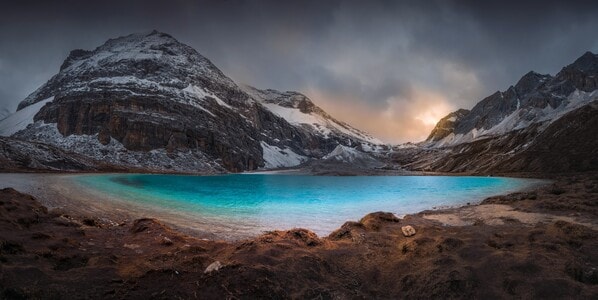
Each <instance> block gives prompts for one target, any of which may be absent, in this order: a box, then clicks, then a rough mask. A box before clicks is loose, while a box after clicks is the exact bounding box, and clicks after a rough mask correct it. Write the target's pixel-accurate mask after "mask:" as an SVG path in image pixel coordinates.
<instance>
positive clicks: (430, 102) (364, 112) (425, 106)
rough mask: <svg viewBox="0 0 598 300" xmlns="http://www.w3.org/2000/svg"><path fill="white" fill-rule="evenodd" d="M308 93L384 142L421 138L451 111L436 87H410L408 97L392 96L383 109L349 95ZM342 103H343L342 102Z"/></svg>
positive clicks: (335, 113) (452, 108)
mask: <svg viewBox="0 0 598 300" xmlns="http://www.w3.org/2000/svg"><path fill="white" fill-rule="evenodd" d="M307 95H308V96H309V97H310V98H311V99H312V100H313V101H314V103H315V104H316V105H318V106H320V107H322V108H323V109H324V110H325V111H327V112H329V113H330V114H331V115H332V116H333V117H335V118H337V119H339V120H343V121H345V122H347V123H349V124H351V125H353V126H356V127H357V128H360V129H363V130H365V131H367V132H369V133H370V134H372V135H374V136H376V137H377V138H379V139H381V140H382V141H384V142H387V143H403V142H417V141H422V140H424V139H425V138H426V137H427V136H428V134H429V133H430V131H431V130H432V129H433V128H434V126H435V125H436V122H437V121H438V120H439V119H440V118H442V117H444V116H445V115H447V114H448V113H450V112H451V111H453V110H454V109H455V108H454V107H452V106H451V105H450V103H449V101H448V100H447V99H446V98H445V97H444V96H443V95H442V94H441V93H438V92H435V91H430V90H426V89H423V88H416V89H413V90H412V92H411V95H410V97H409V98H406V97H404V96H394V97H390V98H388V99H387V100H386V104H387V105H386V108H385V109H384V110H382V111H380V110H379V109H376V108H373V107H371V106H369V105H367V102H363V101H359V99H352V97H353V96H351V95H340V94H331V93H324V92H321V91H319V90H316V89H311V90H309V91H308V92H307ZM342 103H345V104H344V105H343V104H342Z"/></svg>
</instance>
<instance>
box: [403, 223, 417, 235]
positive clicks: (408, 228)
mask: <svg viewBox="0 0 598 300" xmlns="http://www.w3.org/2000/svg"><path fill="white" fill-rule="evenodd" d="M401 231H403V235H404V236H407V237H409V236H414V235H415V228H413V226H411V225H407V226H403V227H401Z"/></svg>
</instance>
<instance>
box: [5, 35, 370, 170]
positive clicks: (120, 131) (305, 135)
mask: <svg viewBox="0 0 598 300" xmlns="http://www.w3.org/2000/svg"><path fill="white" fill-rule="evenodd" d="M291 98H292V97H291ZM293 99H294V98H293ZM262 100H263V99H261V98H258V97H255V96H252V95H249V94H247V93H246V92H245V91H244V90H243V89H241V88H240V87H239V86H238V85H237V84H236V83H234V82H233V81H232V80H231V79H230V78H228V77H226V76H225V75H224V74H223V73H222V72H221V71H220V70H219V69H218V68H216V66H214V65H213V64H212V63H211V62H210V61H209V60H208V59H206V58H205V57H203V56H201V55H200V54H199V53H197V51H195V50H194V49H193V48H191V47H189V46H187V45H184V44H182V43H180V42H178V41H177V40H176V39H174V38H173V37H171V36H170V35H168V34H165V33H160V32H157V31H153V32H150V33H142V34H132V35H128V36H125V37H120V38H116V39H111V40H108V41H107V42H106V43H105V44H103V45H102V46H100V47H98V48H96V49H95V50H93V51H86V50H74V51H72V52H71V53H70V55H69V56H68V58H67V59H66V60H65V61H64V63H63V64H62V66H61V68H60V72H59V73H58V74H56V75H55V76H54V77H52V78H51V79H50V80H49V81H48V82H47V83H46V84H44V85H43V86H41V87H40V88H39V89H37V90H36V91H35V92H33V93H32V94H31V95H29V96H28V97H27V98H26V99H25V100H23V101H22V102H21V103H20V104H19V111H18V112H17V114H19V112H21V113H20V114H21V115H27V116H28V117H33V119H32V120H31V122H33V123H34V124H32V125H29V126H26V125H28V123H30V122H29V121H27V120H25V121H23V120H21V119H19V118H20V117H14V118H13V119H15V118H16V119H17V120H13V123H15V124H19V126H16V127H15V126H13V125H11V124H9V125H10V126H5V125H6V122H4V124H2V123H0V131H2V132H3V133H4V134H5V135H6V133H8V134H11V135H12V134H14V136H15V137H18V138H21V139H25V140H32V141H37V142H42V143H47V144H50V145H54V146H56V147H60V148H62V149H65V150H68V151H73V152H77V153H80V154H83V155H87V156H90V157H93V158H94V159H99V160H104V161H108V162H110V163H112V164H117V165H128V166H134V167H144V168H150V169H157V170H175V171H221V170H223V169H226V170H229V171H234V172H236V171H243V170H253V169H256V168H259V167H264V166H267V165H271V164H268V162H267V161H265V160H264V157H265V156H264V154H265V152H266V154H268V155H266V157H267V158H270V157H272V155H274V156H277V155H283V154H284V153H285V151H286V153H292V155H294V156H298V157H301V160H300V161H303V160H306V159H308V158H310V157H315V158H318V157H322V156H323V155H325V154H326V153H328V152H329V151H331V150H332V149H334V147H336V146H337V145H338V144H340V143H342V144H350V143H357V142H362V140H361V138H362V137H361V136H350V135H343V134H342V132H333V133H332V134H331V135H329V136H321V135H318V134H316V133H315V132H312V131H308V130H305V128H304V127H303V126H297V124H292V123H290V122H289V121H288V120H286V119H285V118H284V116H280V115H277V114H276V113H274V112H273V111H272V107H270V105H274V106H276V107H281V108H282V107H285V105H286V102H285V103H282V102H281V103H266V101H262ZM38 106H39V107H38ZM34 108H35V109H34ZM299 109H300V110H302V111H304V112H305V113H307V114H309V113H310V112H311V110H314V111H315V110H317V109H319V108H317V106H315V105H313V103H312V102H311V101H310V100H309V99H307V98H306V97H305V98H304V99H303V100H302V101H300V103H299ZM22 111H27V113H26V114H25V113H23V112H22ZM321 113H323V112H321ZM5 127H6V128H5ZM347 127H348V128H350V126H348V125H347ZM15 128H16V129H15ZM274 148H276V149H279V150H280V151H270V150H271V149H274Z"/></svg>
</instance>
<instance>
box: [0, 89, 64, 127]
mask: <svg viewBox="0 0 598 300" xmlns="http://www.w3.org/2000/svg"><path fill="white" fill-rule="evenodd" d="M53 100H54V97H50V98H48V99H45V100H42V101H40V102H37V103H35V104H33V105H29V106H27V107H25V108H24V109H21V110H19V111H17V112H15V113H14V114H12V115H10V116H8V117H6V118H4V119H2V121H0V136H11V135H13V134H14V133H16V132H18V131H21V130H23V129H25V128H27V126H28V125H29V124H33V117H35V115H36V114H37V113H38V112H39V110H40V109H41V108H42V107H43V106H44V105H46V103H49V102H52V101H53Z"/></svg>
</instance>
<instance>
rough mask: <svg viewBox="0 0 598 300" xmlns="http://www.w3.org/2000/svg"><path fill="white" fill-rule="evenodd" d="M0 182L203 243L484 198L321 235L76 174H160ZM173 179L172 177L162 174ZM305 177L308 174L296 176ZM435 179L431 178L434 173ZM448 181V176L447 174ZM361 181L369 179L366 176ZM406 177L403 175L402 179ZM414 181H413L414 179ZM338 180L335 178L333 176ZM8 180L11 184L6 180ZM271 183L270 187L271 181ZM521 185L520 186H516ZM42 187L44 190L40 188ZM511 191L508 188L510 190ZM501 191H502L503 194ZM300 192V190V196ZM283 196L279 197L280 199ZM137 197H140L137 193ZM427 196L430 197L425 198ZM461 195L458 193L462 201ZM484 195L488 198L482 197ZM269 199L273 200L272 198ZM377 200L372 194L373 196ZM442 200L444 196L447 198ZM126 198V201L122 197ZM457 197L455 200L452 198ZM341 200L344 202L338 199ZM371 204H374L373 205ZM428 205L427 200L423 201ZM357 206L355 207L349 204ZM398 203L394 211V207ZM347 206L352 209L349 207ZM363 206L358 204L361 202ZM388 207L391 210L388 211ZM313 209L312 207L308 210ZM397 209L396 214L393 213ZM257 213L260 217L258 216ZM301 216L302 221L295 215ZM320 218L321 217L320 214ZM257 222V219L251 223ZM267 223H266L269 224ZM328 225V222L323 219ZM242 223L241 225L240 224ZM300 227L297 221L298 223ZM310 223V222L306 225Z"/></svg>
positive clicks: (55, 203)
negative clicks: (132, 193) (153, 198)
mask: <svg viewBox="0 0 598 300" xmlns="http://www.w3.org/2000/svg"><path fill="white" fill-rule="evenodd" d="M257 174H258V175H260V174H263V175H264V176H270V175H274V176H276V175H280V174H278V173H275V174H272V173H257ZM1 175H2V174H0V179H2V180H3V181H6V182H5V183H4V184H3V185H0V188H2V187H13V188H16V189H17V190H19V191H22V192H25V193H28V194H31V195H33V196H35V197H36V198H37V199H38V200H39V201H40V202H41V203H42V204H43V205H45V206H46V207H48V208H49V209H58V210H61V211H65V212H67V213H68V214H71V215H72V214H76V215H82V216H85V215H87V216H93V217H96V218H101V219H103V220H107V221H109V222H112V223H123V222H131V221H132V220H135V219H138V218H146V217H151V218H155V219H159V220H161V221H162V222H163V223H165V224H167V225H168V226H170V227H172V228H175V229H176V230H178V231H180V232H183V233H185V234H189V235H193V236H196V237H200V238H205V239H212V240H226V241H229V242H232V241H238V240H242V239H247V238H255V237H256V236H259V235H260V234H262V233H264V232H268V231H271V230H288V229H291V228H295V227H299V228H307V229H309V230H312V231H315V232H317V233H318V234H319V235H320V236H326V235H328V234H329V233H330V232H332V231H334V230H335V229H337V228H338V227H339V226H341V225H342V224H343V223H344V222H345V221H349V220H355V219H359V218H361V217H362V216H363V215H364V214H366V213H368V212H373V211H378V210H379V211H389V212H393V213H395V214H396V215H397V216H399V217H403V216H405V215H409V214H417V213H418V212H420V211H422V210H433V211H442V210H447V209H457V208H459V207H462V206H465V205H466V204H478V203H481V202H482V201H483V200H484V198H485V197H486V196H475V197H474V199H472V200H468V201H467V202H465V201H462V200H459V201H460V202H462V203H455V204H442V203H443V202H444V203H446V201H444V200H443V201H438V202H436V201H432V202H433V203H430V204H429V205H424V206H422V205H419V206H421V208H418V209H413V208H411V209H409V208H408V207H402V206H401V204H389V205H384V204H380V205H377V206H378V207H377V208H373V207H372V206H368V205H365V206H368V208H367V209H362V210H361V211H362V212H359V213H354V214H353V216H351V217H347V218H345V219H344V220H343V219H340V220H337V222H335V223H334V224H332V225H330V226H327V227H326V226H325V228H328V229H327V230H325V232H322V230H318V229H317V228H319V227H322V226H324V224H320V225H319V226H318V227H315V228H314V227H311V228H310V226H309V225H308V224H307V223H306V224H305V225H301V224H292V223H293V222H291V223H289V222H287V221H285V222H283V223H285V224H286V223H289V224H287V225H281V223H280V222H274V223H275V224H270V225H267V224H265V223H264V224H262V223H251V222H247V221H244V220H242V219H241V220H237V219H238V218H236V217H228V218H226V217H224V216H223V217H220V215H214V216H210V215H206V214H205V213H203V212H194V211H191V210H181V209H174V208H170V207H168V206H166V205H160V204H159V203H156V204H154V203H151V202H147V201H140V200H133V199H125V198H123V197H124V196H118V195H117V194H113V193H111V192H106V191H102V190H101V189H100V188H98V187H93V186H89V184H84V183H83V182H84V180H81V178H80V177H79V176H89V177H91V178H93V177H94V176H96V175H100V176H104V175H116V176H120V175H151V176H153V175H156V176H159V175H161V174H143V173H132V174H129V173H127V174H122V173H84V174H61V173H57V174H47V173H44V174H39V175H33V176H32V178H30V175H27V174H14V176H11V175H9V177H10V179H9V180H7V179H6V176H1ZM167 175H173V174H167ZM228 175H229V174H223V176H228ZM242 175H256V173H250V174H242ZM288 175H297V174H295V173H293V174H288ZM177 176H195V175H188V174H177ZM301 176H306V177H308V178H311V176H310V175H301ZM434 176H437V175H434ZM452 177H454V176H452ZM470 177H474V178H481V179H483V178H485V176H470ZM329 178H330V179H333V178H337V176H332V177H329ZM365 178H371V177H370V176H367V177H365ZM407 178H408V177H407ZM416 178H417V177H416ZM240 179H245V178H244V177H240ZM339 179H340V178H339ZM10 181H12V184H11V182H10ZM272 184H275V183H272ZM545 184H548V182H537V183H526V184H525V185H527V187H525V188H523V189H522V188H516V190H517V191H519V192H523V191H526V190H529V189H535V188H537V187H539V186H541V185H545ZM521 185H523V183H521ZM44 186H46V187H47V188H44ZM114 188H116V187H113V188H112V190H113V189H114ZM511 189H512V188H511ZM503 192H505V191H503ZM302 193H305V192H302ZM500 193H501V192H496V193H491V194H494V195H498V194H500ZM365 194H367V195H364V197H368V196H372V195H371V194H370V193H368V192H365ZM285 195H287V191H286V190H285ZM285 195H283V196H285ZM140 196H141V195H140ZM430 196H432V195H430ZM464 196H465V195H463V197H464ZM488 196H489V195H488ZM273 197H274V196H273ZM379 197H380V196H378V198H379ZM447 197H448V196H447ZM127 198H130V197H128V196H127ZM457 198H459V197H457ZM343 201H345V200H343ZM375 202H377V201H375ZM428 202H430V201H428ZM355 205H359V204H355ZM397 205H398V207H397ZM350 206H353V205H350ZM362 206H364V204H362ZM393 208H394V209H393ZM314 209H315V208H314ZM397 209H398V210H397ZM260 214H263V213H260ZM301 218H303V217H301ZM322 218H325V216H322ZM256 222H258V220H256ZM272 222H273V221H271V220H270V223H272ZM329 222H330V221H329ZM245 223H247V224H245ZM299 223H301V222H299ZM308 223H309V222H308ZM310 224H311V223H310Z"/></svg>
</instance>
